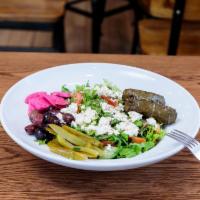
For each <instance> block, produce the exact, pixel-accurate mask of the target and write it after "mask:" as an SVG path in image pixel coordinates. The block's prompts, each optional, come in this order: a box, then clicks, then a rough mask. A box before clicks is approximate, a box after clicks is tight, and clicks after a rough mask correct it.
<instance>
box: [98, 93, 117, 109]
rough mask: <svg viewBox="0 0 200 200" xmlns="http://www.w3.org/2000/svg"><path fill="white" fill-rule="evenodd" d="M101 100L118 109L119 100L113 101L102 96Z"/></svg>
mask: <svg viewBox="0 0 200 200" xmlns="http://www.w3.org/2000/svg"><path fill="white" fill-rule="evenodd" d="M101 98H102V99H104V100H105V101H106V102H107V103H108V104H109V105H111V106H114V107H116V106H117V105H118V101H117V100H113V99H111V98H110V97H107V96H104V95H102V96H101Z"/></svg>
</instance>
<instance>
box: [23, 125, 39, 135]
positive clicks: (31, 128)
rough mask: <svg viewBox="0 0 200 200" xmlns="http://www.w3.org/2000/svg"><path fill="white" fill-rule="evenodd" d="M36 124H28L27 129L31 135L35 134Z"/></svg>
mask: <svg viewBox="0 0 200 200" xmlns="http://www.w3.org/2000/svg"><path fill="white" fill-rule="evenodd" d="M36 128H37V127H36V126H35V125H34V124H30V125H28V126H26V127H25V131H26V132H27V133H28V134H29V135H33V134H34V132H35V130H36Z"/></svg>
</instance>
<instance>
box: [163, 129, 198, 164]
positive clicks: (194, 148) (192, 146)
mask: <svg viewBox="0 0 200 200" xmlns="http://www.w3.org/2000/svg"><path fill="white" fill-rule="evenodd" d="M167 136H169V137H171V138H173V139H175V140H177V141H178V142H180V143H182V144H183V145H184V146H185V147H187V148H188V149H189V150H190V151H191V152H192V154H193V155H194V156H195V157H196V158H197V159H198V160H200V143H199V142H198V141H197V140H196V139H194V138H192V137H191V136H189V135H187V134H186V133H183V132H182V131H179V130H173V131H171V132H170V133H167Z"/></svg>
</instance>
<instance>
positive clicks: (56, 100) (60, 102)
mask: <svg viewBox="0 0 200 200" xmlns="http://www.w3.org/2000/svg"><path fill="white" fill-rule="evenodd" d="M44 98H45V100H47V101H48V102H49V103H50V104H51V105H52V106H65V105H67V102H66V101H65V99H63V98H62V97H57V96H50V95H45V96H44Z"/></svg>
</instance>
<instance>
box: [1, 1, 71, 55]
mask: <svg viewBox="0 0 200 200" xmlns="http://www.w3.org/2000/svg"><path fill="white" fill-rule="evenodd" d="M66 2H67V0H3V1H1V2H0V29H20V30H41V31H53V38H52V40H53V47H52V48H46V47H38V48H37V47H7V46H0V50H1V51H59V52H64V51H65V46H64V24H63V21H64V12H65V9H64V5H65V3H66Z"/></svg>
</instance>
